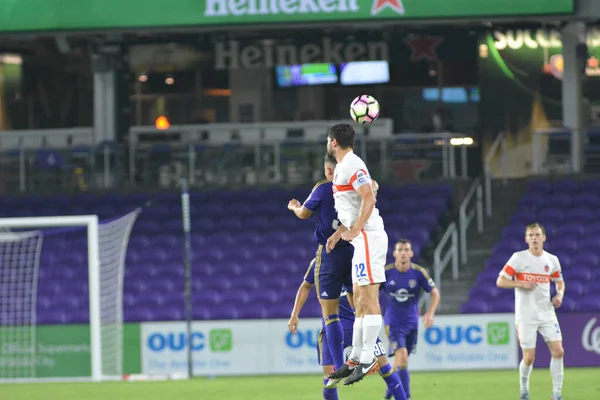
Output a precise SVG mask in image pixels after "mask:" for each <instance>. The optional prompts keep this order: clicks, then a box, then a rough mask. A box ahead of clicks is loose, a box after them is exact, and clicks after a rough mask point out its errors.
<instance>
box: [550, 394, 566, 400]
mask: <svg viewBox="0 0 600 400" xmlns="http://www.w3.org/2000/svg"><path fill="white" fill-rule="evenodd" d="M550 400H563V398H562V395H561V394H560V393H555V394H553V395H552V398H551V399H550Z"/></svg>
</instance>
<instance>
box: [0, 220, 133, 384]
mask: <svg viewBox="0 0 600 400" xmlns="http://www.w3.org/2000/svg"><path fill="white" fill-rule="evenodd" d="M139 212H140V210H139V209H138V210H135V211H133V212H131V213H129V214H127V215H125V216H122V217H120V218H115V219H113V220H110V221H106V222H102V221H101V222H99V221H98V217H97V216H95V215H84V216H56V217H28V218H5V219H0V382H2V381H4V382H11V381H20V380H25V381H36V380H72V379H82V378H83V379H92V380H96V381H98V380H108V379H121V376H122V375H123V374H122V368H123V356H122V354H123V301H122V298H123V276H124V264H125V255H126V250H127V244H128V241H129V235H130V233H131V229H132V227H133V225H134V223H135V220H136V218H137V216H138V214H139Z"/></svg>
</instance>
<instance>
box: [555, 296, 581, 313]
mask: <svg viewBox="0 0 600 400" xmlns="http://www.w3.org/2000/svg"><path fill="white" fill-rule="evenodd" d="M556 311H557V312H558V313H569V312H574V311H577V301H576V300H574V299H571V298H569V297H565V298H564V299H563V302H562V305H561V306H560V307H559V308H557V309H556Z"/></svg>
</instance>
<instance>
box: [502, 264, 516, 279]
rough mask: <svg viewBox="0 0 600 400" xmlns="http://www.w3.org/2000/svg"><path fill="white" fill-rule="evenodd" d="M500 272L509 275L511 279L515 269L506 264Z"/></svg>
mask: <svg viewBox="0 0 600 400" xmlns="http://www.w3.org/2000/svg"><path fill="white" fill-rule="evenodd" d="M502 272H504V273H505V274H507V275H510V277H511V278H512V277H513V276H515V269H514V268H513V267H511V266H510V265H508V264H506V265H505V266H504V269H503V270H502Z"/></svg>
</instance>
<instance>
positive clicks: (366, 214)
mask: <svg viewBox="0 0 600 400" xmlns="http://www.w3.org/2000/svg"><path fill="white" fill-rule="evenodd" d="M350 182H351V183H352V186H353V187H354V190H355V191H356V193H358V195H359V196H360V198H361V203H360V211H359V213H358V218H357V219H356V223H355V224H354V226H352V227H351V228H350V229H349V230H348V231H346V232H344V233H342V239H344V240H347V241H351V240H352V239H354V238H355V237H357V236H358V234H359V233H360V231H361V230H362V229H363V228H364V227H365V224H366V223H367V221H368V220H369V218H370V217H371V213H372V212H373V209H374V208H375V203H377V199H376V198H375V192H374V191H373V186H371V179H370V178H369V177H368V175H367V174H366V173H365V171H362V170H358V171H357V172H356V173H355V174H354V176H353V177H352V179H350Z"/></svg>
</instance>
